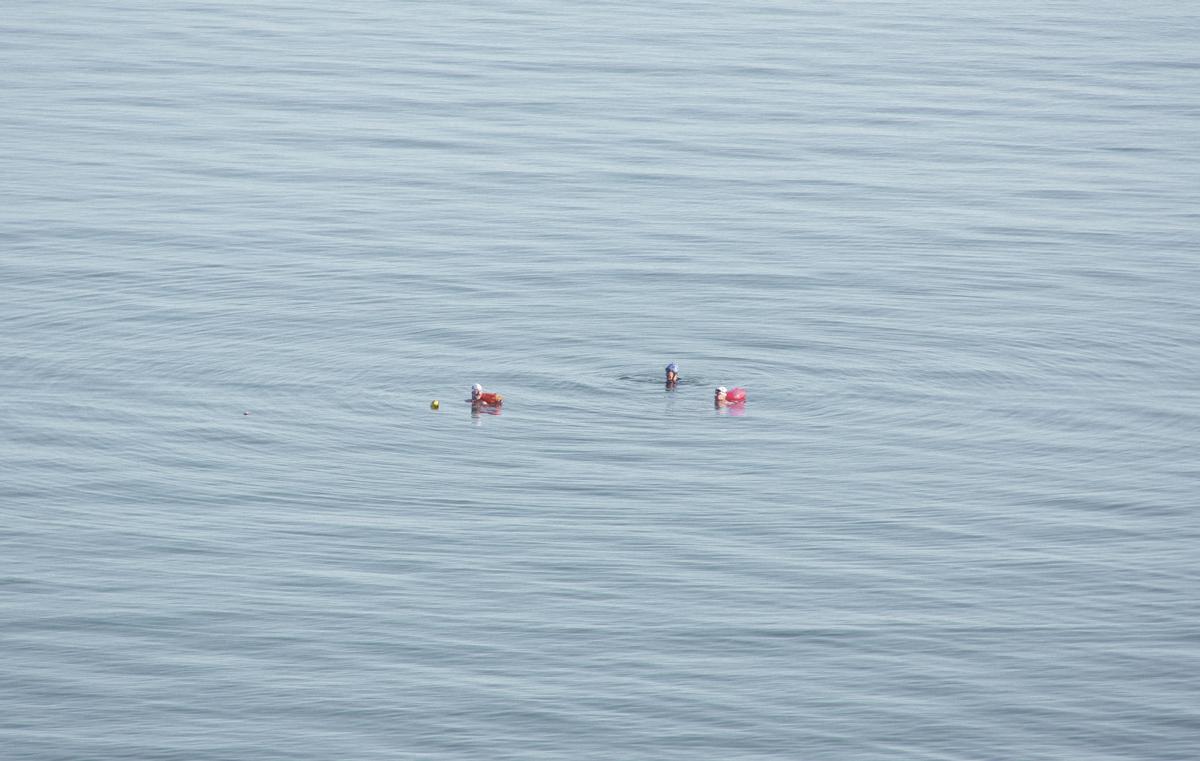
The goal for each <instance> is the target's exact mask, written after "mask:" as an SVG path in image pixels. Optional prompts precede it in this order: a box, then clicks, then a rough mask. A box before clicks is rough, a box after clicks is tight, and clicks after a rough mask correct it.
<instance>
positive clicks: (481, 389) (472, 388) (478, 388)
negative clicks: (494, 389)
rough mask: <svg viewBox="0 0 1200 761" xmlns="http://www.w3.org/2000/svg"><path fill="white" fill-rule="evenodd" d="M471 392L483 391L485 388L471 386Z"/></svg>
mask: <svg viewBox="0 0 1200 761" xmlns="http://www.w3.org/2000/svg"><path fill="white" fill-rule="evenodd" d="M471 390H472V391H483V386H481V385H479V384H478V383H476V384H475V385H474V386H471Z"/></svg>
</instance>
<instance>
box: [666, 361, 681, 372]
mask: <svg viewBox="0 0 1200 761" xmlns="http://www.w3.org/2000/svg"><path fill="white" fill-rule="evenodd" d="M667 372H669V373H677V372H679V365H677V364H675V363H674V362H672V363H671V364H669V365H667Z"/></svg>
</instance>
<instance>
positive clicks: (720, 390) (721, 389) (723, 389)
mask: <svg viewBox="0 0 1200 761" xmlns="http://www.w3.org/2000/svg"><path fill="white" fill-rule="evenodd" d="M728 390H729V389H727V388H725V387H724V386H717V393H718V394H722V393H724V392H726V391H728Z"/></svg>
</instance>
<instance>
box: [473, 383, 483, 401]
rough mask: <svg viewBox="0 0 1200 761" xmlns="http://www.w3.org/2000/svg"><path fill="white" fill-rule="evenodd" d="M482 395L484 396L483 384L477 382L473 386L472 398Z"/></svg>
mask: <svg viewBox="0 0 1200 761" xmlns="http://www.w3.org/2000/svg"><path fill="white" fill-rule="evenodd" d="M480 396H483V386H481V385H479V384H478V383H476V384H475V385H473V386H471V398H472V399H478V398H479V397H480Z"/></svg>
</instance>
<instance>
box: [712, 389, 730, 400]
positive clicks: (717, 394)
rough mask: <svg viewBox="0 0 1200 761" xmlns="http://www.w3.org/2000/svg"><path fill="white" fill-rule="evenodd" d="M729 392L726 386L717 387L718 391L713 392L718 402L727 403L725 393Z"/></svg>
mask: <svg viewBox="0 0 1200 761" xmlns="http://www.w3.org/2000/svg"><path fill="white" fill-rule="evenodd" d="M728 390H729V389H727V388H725V387H724V386H717V390H716V391H714V392H713V398H714V399H716V400H717V401H718V402H723V401H725V392H726V391H728Z"/></svg>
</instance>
